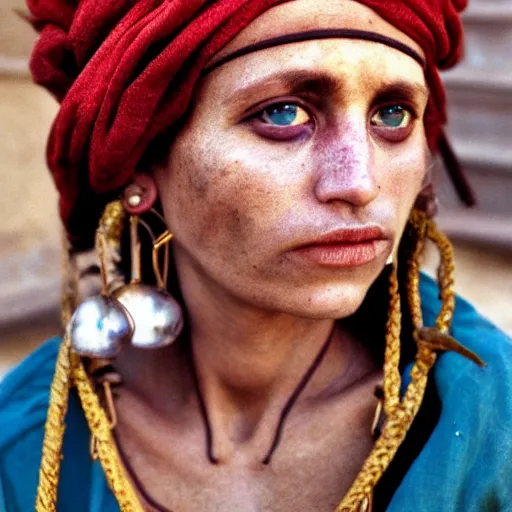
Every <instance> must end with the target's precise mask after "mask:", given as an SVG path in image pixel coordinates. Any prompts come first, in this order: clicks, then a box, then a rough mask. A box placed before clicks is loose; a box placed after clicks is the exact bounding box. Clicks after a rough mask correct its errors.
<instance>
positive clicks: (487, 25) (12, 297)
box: [0, 0, 512, 374]
mask: <svg viewBox="0 0 512 512" xmlns="http://www.w3.org/2000/svg"><path fill="white" fill-rule="evenodd" d="M473 6H474V7H472V8H471V10H470V12H469V13H468V15H466V27H467V30H468V49H469V53H468V56H467V58H466V61H465V64H464V65H463V66H462V67H461V68H460V70H458V71H456V72H453V73H451V74H449V75H447V77H446V83H447V87H448V94H449V97H450V100H451V105H452V106H451V118H452V124H451V126H450V133H451V135H452V137H453V141H454V144H455V147H456V148H457V150H458V152H459V154H460V155H461V157H462V160H463V162H464V163H465V166H466V167H467V168H469V171H470V179H471V181H472V182H473V183H475V184H476V185H477V186H478V187H479V190H478V191H479V195H480V196H481V199H482V203H481V206H480V207H479V208H477V209H476V210H474V211H471V212H467V211H463V210H461V209H460V208H459V207H458V205H457V202H456V201H455V200H454V198H453V194H452V193H451V192H450V190H451V189H450V185H449V184H446V183H445V182H444V181H441V183H440V186H439V188H440V189H441V195H442V200H443V205H442V206H443V207H442V215H441V218H440V223H441V225H443V226H444V227H445V229H446V230H447V231H448V232H449V233H450V234H451V235H452V237H453V238H454V239H455V241H456V257H457V279H458V283H459V286H458V289H459V291H460V292H461V293H462V294H463V295H465V296H467V297H468V298H469V299H470V300H471V301H473V302H474V303H475V304H476V305H477V306H478V307H479V309H481V310H482V311H483V312H484V314H486V315H487V316H488V317H490V318H492V319H493V320H494V321H495V322H496V323H498V324H499V325H500V326H501V327H502V328H503V329H505V330H506V331H508V332H509V333H512V315H510V313H509V311H510V307H511V305H512V272H511V256H512V251H511V247H512V201H510V195H511V193H512V185H511V183H512V153H511V145H510V141H511V140H512V60H511V59H510V58H509V56H508V55H507V53H509V52H510V49H512V0H494V1H492V0H479V1H478V0H474V1H473ZM15 8H23V2H22V1H21V0H0V133H1V137H0V194H1V200H0V219H1V224H0V284H1V286H0V374H1V373H2V372H3V371H5V370H6V369H7V368H8V367H9V366H11V365H12V364H14V363H15V362H16V361H18V360H19V359H20V358H21V357H23V355H24V354H26V353H27V351H29V350H31V349H32V348H34V347H35V346H37V345H38V344H39V343H40V342H41V341H42V340H44V339H47V338H48V337H50V336H52V335H54V334H56V333H58V332H59V330H60V327H59V311H58V309H59V283H60V249H59V246H60V224H59V221H58V216H57V198H56V194H55V191H54V188H53V183H52V181H51V179H50V177H49V174H48V172H47V171H46V166H45V161H44V153H45V142H46V137H47V134H48V131H49V128H50V125H51V121H52V118H53V116H54V115H55V112H56V109H57V106H56V104H55V102H54V100H53V99H52V98H51V97H50V96H49V95H48V94H47V93H46V92H44V91H43V90H41V89H40V88H38V87H36V86H34V85H32V83H31V81H30V78H29V76H28V72H27V59H28V55H29V51H30V48H31V47H32V45H33V43H34V41H35V39H36V36H35V34H34V33H33V32H32V30H31V28H30V27H29V26H28V25H27V24H26V23H25V22H22V21H21V20H20V19H19V17H18V16H17V15H16V14H15V13H14V12H13V9H15ZM434 259H435V258H434V256H433V255H432V257H431V258H430V260H431V261H434Z"/></svg>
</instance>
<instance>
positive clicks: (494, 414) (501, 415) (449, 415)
mask: <svg viewBox="0 0 512 512" xmlns="http://www.w3.org/2000/svg"><path fill="white" fill-rule="evenodd" d="M421 292H422V299H423V309H424V317H425V325H433V322H434V319H435V315H436V313H437V311H438V310H439V305H440V303H439V298H438V291H437V286H436V284H435V283H434V282H433V281H432V280H431V279H430V278H427V277H424V278H422V283H421ZM452 335H453V336H454V337H455V338H456V339H457V340H458V341H459V342H460V343H462V344H463V345H465V346H466V347H467V348H469V349H470V350H472V351H473V352H475V353H477V354H478V355H479V356H480V358H481V359H483V361H484V362H485V364H486V367H484V368H481V367H479V366H477V365H476V364H474V363H473V362H471V361H469V360H467V359H465V358H463V357H461V356H460V355H458V354H455V353H445V354H442V355H440V356H439V359H438V361H437V363H436V365H435V367H434V372H433V378H434V379H435V383H436V387H437V390H438V393H439V397H440V400H441V415H440V419H439V422H438V424H437V426H436V428H435V429H434V431H433V433H432V435H431V437H430V439H429V441H428V442H427V444H426V445H425V447H424V449H423V451H422V453H421V454H420V456H419V457H418V459H417V461H416V463H415V465H413V467H412V468H411V470H410V472H409V474H408V477H407V478H406V479H405V480H404V484H405V485H404V487H405V488H409V490H411V488H410V487H409V486H414V485H419V482H422V484H421V485H422V487H423V488H424V490H425V492H428V490H429V489H430V491H431V494H430V495H429V496H428V495H425V494H423V495H422V494H421V493H420V494H416V493H413V494H415V497H416V499H418V500H419V502H420V503H422V499H425V500H426V501H425V502H424V503H425V507H426V505H427V503H429V506H430V508H428V507H427V508H421V507H420V508H419V509H417V510H429V511H431V510H443V511H444V512H446V511H450V510H464V511H469V512H471V511H475V512H476V511H479V510H489V511H504V510H508V508H507V507H509V506H510V501H511V500H512V487H511V486H510V473H511V472H512V442H511V440H512V341H511V340H510V338H509V337H508V336H507V335H506V334H505V333H503V332H502V331H500V330H499V329H498V328H497V327H496V326H494V325H493V324H492V323H491V322H489V321H488V320H486V319H485V318H484V317H482V316H481V315H480V314H479V313H478V312H477V311H476V310H475V308H474V307H473V306H471V304H469V303H468V302H467V301H465V300H464V299H462V298H458V299H457V305H456V309H455V315H454V319H453V324H452ZM433 495H435V496H436V499H437V500H438V504H439V508H436V507H435V506H433V503H432V501H431V500H432V496H433ZM427 500H428V501H427Z"/></svg>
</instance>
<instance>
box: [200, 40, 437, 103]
mask: <svg viewBox="0 0 512 512" xmlns="http://www.w3.org/2000/svg"><path fill="white" fill-rule="evenodd" d="M207 80H208V82H209V84H210V87H208V90H209V91H208V92H209V93H212V89H213V90H215V96H216V97H217V99H218V100H219V99H220V100H221V102H222V103H226V104H230V103H231V102H232V101H237V102H241V103H245V101H248V102H250V100H251V99H253V98H254V97H255V96H259V95H261V94H262V92H264V94H265V95H267V96H268V95H270V96H272V95H276V96H277V95H280V94H295V93H301V92H305V93H308V92H312V93H316V94H321V95H325V96H327V95H338V94H339V95H341V96H346V94H347V93H348V94H351V92H352V91H360V92H361V93H365V92H367V91H371V92H372V93H374V92H375V91H377V90H383V89H385V88H395V89H398V88H399V89H401V90H403V91H406V92H407V93H408V95H409V96H414V97H417V98H418V101H423V100H424V101H426V99H427V98H428V94H429V93H428V88H427V86H426V83H425V78H424V72H423V69H422V68H421V67H420V66H419V65H418V64H417V62H415V61H414V60H413V59H411V58H410V57H408V56H407V55H404V54H403V53H401V52H399V51H396V50H394V49H393V48H389V47H388V46H384V45H380V44H376V43H373V42H370V41H364V40H349V39H326V40H311V41H304V42H300V43H294V44H290V45H283V46H278V47H274V48H268V49H266V50H262V51H258V52H254V53H252V54H249V55H247V56H245V57H244V58H242V59H236V60H233V61H231V62H229V63H227V64H225V65H223V66H221V67H220V68H218V70H216V71H215V72H214V73H213V74H212V75H211V78H210V79H207ZM221 98H222V99H221Z"/></svg>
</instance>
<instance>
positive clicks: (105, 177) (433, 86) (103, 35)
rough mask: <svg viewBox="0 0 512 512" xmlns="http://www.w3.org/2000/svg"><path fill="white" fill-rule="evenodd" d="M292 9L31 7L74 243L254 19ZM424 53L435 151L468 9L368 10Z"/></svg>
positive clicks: (118, 4) (262, 1)
mask: <svg viewBox="0 0 512 512" xmlns="http://www.w3.org/2000/svg"><path fill="white" fill-rule="evenodd" d="M285 1H293V0H217V1H211V0H101V1H99V0H27V2H28V5H29V8H30V11H31V13H32V22H33V24H34V25H35V27H36V28H37V29H38V30H39V31H40V32H41V36H40V39H39V41H38V43H37V44H36V47H35V49H34V52H33V55H32V60H31V71H32V74H33V76H34V79H35V81H36V82H37V83H39V84H41V85H43V86H45V87H46V88H47V89H49V90H50V91H51V92H52V93H53V94H54V95H55V96H56V97H57V99H58V100H59V101H60V102H61V108H60V111H59V113H58V115H57V118H56V120H55V122H54V125H53V128H52V131H51V134H50V138H49V142H48V152H47V158H48V165H49V167H50V170H51V172H52V174H53V176H54V179H55V183H56V185H57V188H58V190H59V193H60V212H61V216H62V219H63V221H64V224H65V225H66V227H67V229H68V232H69V234H70V236H71V238H72V239H75V241H76V242H78V243H82V244H84V243H85V244H87V243H89V242H90V241H91V240H92V237H91V235H92V234H93V232H94V229H95V226H96V222H97V215H98V214H99V211H100V210H101V207H102V204H103V202H104V200H105V195H108V194H109V193H112V192H114V191H116V190H118V189H119V188H120V187H122V186H124V185H125V184H126V183H127V182H128V181H129V179H130V177H131V176H132V175H133V173H134V171H135V169H136V167H137V164H138V163H139V161H140V159H141V158H142V156H143V155H144V153H145V151H146V150H147V149H148V146H149V144H150V143H151V141H153V140H154V139H155V137H157V136H158V135H159V134H161V133H164V132H166V131H167V130H169V129H170V128H172V127H173V125H174V124H175V123H176V121H177V120H179V119H180V117H182V116H183V115H184V113H185V112H186V110H187V108H188V106H189V103H190V100H191V97H192V94H193V91H194V86H195V84H196V83H197V81H198V80H199V78H200V75H201V71H202V69H203V68H204V66H205V64H206V63H207V62H208V61H209V60H210V59H211V57H213V56H214V55H215V54H216V53H217V52H218V51H219V50H220V49H221V48H223V47H224V46H225V45H226V44H227V43H228V42H229V41H230V40H231V39H233V37H235V36H236V35H237V34H238V33H239V32H240V31H241V30H242V29H243V28H245V27H246V26H247V25H248V24H249V23H250V22H251V21H252V20H254V19H255V18H257V17H258V16H259V15H260V14H262V13H263V12H264V11H266V10H267V9H269V8H270V7H272V6H274V5H277V4H279V3H283V2H285ZM359 1H360V3H362V4H366V5H367V6H368V7H370V8H372V9H373V10H374V11H375V12H376V13H377V14H379V15H380V16H381V17H382V18H384V19H385V20H387V21H388V22H390V23H391V24H393V25H394V26H396V27H397V28H398V29H399V30H401V31H402V32H404V33H405V34H406V35H408V36H409V37H410V38H411V39H413V40H414V41H415V42H417V43H418V44H419V46H420V47H421V48H422V49H423V51H424V52H425V55H426V62H427V67H426V78H427V82H428V84H429V87H430V90H431V101H430V106H429V109H428V113H427V118H426V126H427V135H428V138H429V143H430V147H431V148H432V149H434V150H435V149H437V147H438V141H439V140H440V134H441V128H442V125H443V124H444V123H445V121H446V114H445V95H444V90H443V86H442V84H441V81H440V78H439V74H438V70H437V68H438V67H439V68H447V67H450V66H452V65H454V64H455V63H456V62H457V61H458V60H459V59H460V56H461V48H462V27H461V23H460V18H459V12H460V11H461V10H462V9H463V8H464V7H465V6H466V1H465V0H359Z"/></svg>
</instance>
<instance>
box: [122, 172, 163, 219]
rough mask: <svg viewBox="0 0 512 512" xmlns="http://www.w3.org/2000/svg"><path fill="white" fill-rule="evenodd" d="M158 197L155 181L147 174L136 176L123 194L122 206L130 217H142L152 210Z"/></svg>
mask: <svg viewBox="0 0 512 512" xmlns="http://www.w3.org/2000/svg"><path fill="white" fill-rule="evenodd" d="M157 197H158V190H157V187H156V183H155V180H154V178H153V177H152V176H150V175H149V174H136V175H135V176H134V178H133V180H132V182H131V183H130V184H129V185H128V186H127V187H126V189H125V191H124V194H123V206H124V207H125V209H126V211H127V212H128V213H130V214H131V215H142V214H143V213H146V212H147V211H149V210H151V208H153V206H154V204H155V201H156V199H157Z"/></svg>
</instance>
